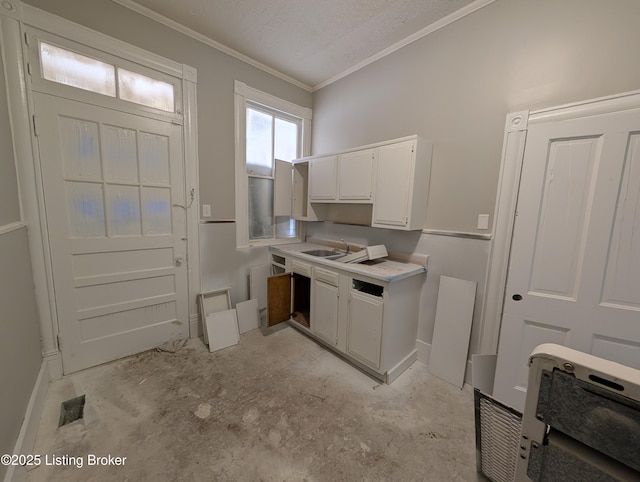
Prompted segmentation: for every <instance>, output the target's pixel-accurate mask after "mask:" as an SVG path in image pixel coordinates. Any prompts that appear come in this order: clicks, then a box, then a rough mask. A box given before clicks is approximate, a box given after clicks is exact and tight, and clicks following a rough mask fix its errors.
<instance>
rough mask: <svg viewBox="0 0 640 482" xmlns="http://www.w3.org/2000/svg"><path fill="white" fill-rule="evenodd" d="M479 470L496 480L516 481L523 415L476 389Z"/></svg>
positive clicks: (499, 481) (498, 481)
mask: <svg viewBox="0 0 640 482" xmlns="http://www.w3.org/2000/svg"><path fill="white" fill-rule="evenodd" d="M475 408H476V451H477V460H476V462H477V469H478V471H479V472H482V474H484V475H485V476H486V477H487V478H489V479H490V480H492V481H493V482H513V481H514V480H515V473H516V460H517V457H518V444H519V440H520V429H521V428H522V414H520V413H519V412H517V411H516V410H514V409H512V408H510V407H507V406H506V405H503V404H502V403H500V402H498V401H497V400H494V399H493V398H491V397H489V396H488V395H485V394H484V393H482V392H481V391H479V390H477V389H476V390H475Z"/></svg>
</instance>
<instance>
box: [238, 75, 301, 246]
mask: <svg viewBox="0 0 640 482" xmlns="http://www.w3.org/2000/svg"><path fill="white" fill-rule="evenodd" d="M235 100H236V229H237V231H236V235H237V236H236V237H237V245H238V246H239V247H244V246H263V245H270V244H277V243H281V242H290V241H291V240H296V239H298V226H297V222H296V221H295V220H294V219H293V218H292V217H291V189H292V168H291V161H293V160H294V159H296V158H299V157H302V156H303V155H305V154H308V151H309V150H308V146H307V144H308V142H305V141H306V139H307V138H308V131H309V123H310V120H311V110H310V109H307V108H303V107H300V106H297V105H295V104H292V103H290V102H287V101H284V100H282V99H278V98H276V97H273V96H271V95H269V94H265V93H263V92H260V91H257V90H255V89H252V88H250V87H247V86H246V85H245V84H242V83H241V82H236V94H235Z"/></svg>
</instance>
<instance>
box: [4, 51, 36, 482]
mask: <svg viewBox="0 0 640 482" xmlns="http://www.w3.org/2000/svg"><path fill="white" fill-rule="evenodd" d="M0 60H1V59H0ZM2 66H3V64H2V62H0V228H1V227H2V226H3V225H7V224H10V223H14V222H19V221H20V209H19V203H18V196H17V192H18V184H17V181H16V169H15V161H14V157H13V149H12V148H11V128H10V125H9V114H8V111H7V94H6V89H5V85H4V74H3V68H2ZM0 307H1V309H0V407H1V408H2V411H1V412H0V454H6V453H12V451H13V448H14V446H15V444H16V440H17V438H18V433H19V432H20V427H21V426H22V421H23V419H24V416H25V412H26V408H27V403H28V402H29V397H30V396H31V392H32V391H33V388H34V385H35V381H36V378H37V377H38V372H39V370H40V365H41V363H42V354H41V350H40V325H39V323H38V314H37V311H36V302H35V294H34V286H33V276H32V274H31V260H30V258H29V242H28V239H27V228H26V227H24V226H23V227H21V228H18V229H14V230H12V231H9V232H7V233H4V234H0ZM5 472H6V467H4V466H0V479H3V478H4V474H5Z"/></svg>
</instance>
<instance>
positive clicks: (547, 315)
mask: <svg viewBox="0 0 640 482" xmlns="http://www.w3.org/2000/svg"><path fill="white" fill-rule="evenodd" d="M540 343H558V344H561V345H565V346H568V347H571V348H574V349H577V350H580V351H583V352H586V353H591V354H594V355H596V356H600V357H602V358H606V359H609V360H613V361H616V362H619V363H622V364H626V365H629V366H632V367H634V368H640V114H639V113H638V112H634V111H628V112H620V113H615V114H607V115H598V116H592V117H585V118H579V119H571V120H564V121H555V122H544V123H540V124H533V125H530V126H529V129H528V134H527V144H526V149H525V154H524V162H523V170H522V177H521V183H520V192H519V196H518V207H517V216H516V222H515V227H514V236H513V241H512V249H511V261H510V267H509V275H508V281H507V289H506V294H505V302H504V313H503V318H502V328H501V334H500V342H499V350H498V364H497V369H496V379H495V385H494V386H495V389H494V395H495V396H496V398H498V399H500V400H502V401H503V402H505V403H507V404H509V405H511V406H513V407H514V408H517V409H519V410H522V409H523V408H524V399H525V393H526V387H527V360H528V356H529V354H530V353H531V351H532V350H533V349H534V348H535V347H536V346H537V345H538V344H540Z"/></svg>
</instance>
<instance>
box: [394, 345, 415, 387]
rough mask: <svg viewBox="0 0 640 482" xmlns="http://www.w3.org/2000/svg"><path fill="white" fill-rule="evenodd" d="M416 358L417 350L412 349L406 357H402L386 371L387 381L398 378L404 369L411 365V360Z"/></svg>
mask: <svg viewBox="0 0 640 482" xmlns="http://www.w3.org/2000/svg"><path fill="white" fill-rule="evenodd" d="M417 359H418V351H417V350H413V351H412V352H411V353H409V354H408V355H407V356H406V357H404V358H403V359H402V360H401V361H400V363H398V364H397V365H396V366H394V367H393V368H392V369H390V370H388V371H387V383H391V382H393V381H394V380H395V379H396V378H398V377H399V376H400V375H402V373H404V371H405V370H406V369H407V368H409V367H410V366H411V365H413V362H414V361H416V360H417Z"/></svg>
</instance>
